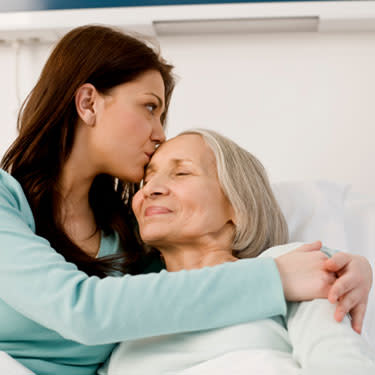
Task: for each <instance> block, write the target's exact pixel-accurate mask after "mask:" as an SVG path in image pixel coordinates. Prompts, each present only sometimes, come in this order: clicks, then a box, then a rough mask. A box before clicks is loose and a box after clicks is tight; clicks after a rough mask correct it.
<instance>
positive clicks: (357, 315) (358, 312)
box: [350, 302, 367, 334]
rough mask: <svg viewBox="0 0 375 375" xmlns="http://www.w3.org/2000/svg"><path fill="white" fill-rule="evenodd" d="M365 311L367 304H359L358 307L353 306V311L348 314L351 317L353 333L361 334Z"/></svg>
mask: <svg viewBox="0 0 375 375" xmlns="http://www.w3.org/2000/svg"><path fill="white" fill-rule="evenodd" d="M366 309H367V302H366V303H360V304H359V305H357V306H355V307H354V308H353V310H352V311H351V312H350V314H351V316H352V327H353V329H354V331H356V332H357V333H359V334H361V332H362V326H363V320H364V319H365V313H366Z"/></svg>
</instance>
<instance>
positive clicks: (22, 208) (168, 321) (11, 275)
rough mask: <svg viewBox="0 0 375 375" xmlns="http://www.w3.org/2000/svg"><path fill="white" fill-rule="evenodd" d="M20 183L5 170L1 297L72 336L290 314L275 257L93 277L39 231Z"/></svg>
mask: <svg viewBox="0 0 375 375" xmlns="http://www.w3.org/2000/svg"><path fill="white" fill-rule="evenodd" d="M34 231H35V224H34V220H33V217H32V213H31V210H30V207H29V205H28V204H27V201H26V198H25V196H24V194H23V192H22V189H21V187H20V186H19V185H18V184H17V183H16V181H15V180H14V179H13V178H12V177H10V176H9V175H7V174H5V173H4V172H0V298H1V299H2V300H3V301H4V302H5V303H7V304H8V305H9V306H11V307H12V308H13V309H15V310H16V311H18V312H19V313H21V314H23V315H24V316H26V317H28V318H29V319H31V320H33V321H35V322H37V323H39V324H41V325H43V326H45V327H47V328H49V329H51V330H54V331H56V332H58V333H59V334H60V335H62V336H63V337H65V338H67V339H71V340H75V341H77V342H80V343H83V344H88V345H99V344H105V343H114V342H119V341H125V340H132V339H137V338H141V337H147V336H156V335H163V334H170V333H175V332H183V331H193V330H202V329H210V328H217V327H222V326H226V325H231V324H236V323H241V322H245V321H251V320H257V319H264V318H267V317H271V316H274V315H280V314H282V315H284V314H285V312H286V303H285V299H284V294H283V289H282V285H281V281H280V276H279V272H278V269H277V267H276V264H275V262H274V261H273V259H254V260H251V259H249V260H243V261H238V262H234V263H228V264H223V265H219V266H217V267H211V268H205V269H201V270H193V271H182V272H175V273H168V272H166V271H162V272H161V273H160V274H148V275H139V276H124V277H118V278H115V277H107V278H105V279H99V278H97V277H88V276H87V275H86V274H85V273H83V272H81V271H79V270H78V269H77V267H76V266H75V265H74V264H72V263H68V262H66V261H65V259H64V258H63V257H62V256H61V255H60V254H58V253H57V252H55V251H54V250H53V249H52V248H51V247H50V244H49V243H48V241H47V240H45V239H44V238H42V237H39V236H37V235H35V233H34Z"/></svg>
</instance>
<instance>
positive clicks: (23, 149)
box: [0, 26, 368, 375]
mask: <svg viewBox="0 0 375 375" xmlns="http://www.w3.org/2000/svg"><path fill="white" fill-rule="evenodd" d="M171 70H172V67H171V65H169V64H167V63H166V62H165V61H164V60H163V59H162V58H161V57H160V56H159V55H158V53H156V52H155V51H154V50H153V49H152V48H150V47H149V46H147V45H146V44H145V43H144V42H142V41H140V40H137V39H135V38H133V37H130V36H128V35H124V34H123V33H121V32H119V31H116V30H113V29H110V28H107V27H103V26H84V27H80V28H77V29H74V30H72V31H71V32H69V33H68V34H67V35H66V36H64V37H63V38H62V39H61V41H60V42H59V43H58V44H57V45H56V47H55V48H54V50H53V52H52V54H51V56H50V57H49V59H48V61H47V62H46V65H45V67H44V69H43V71H42V73H41V76H40V78H39V80H38V82H37V84H36V86H35V87H34V89H33V90H32V92H31V94H30V95H29V97H28V98H27V100H26V102H25V104H24V106H23V108H22V110H21V112H20V115H19V121H18V127H19V136H18V137H17V139H16V140H15V142H14V143H13V145H12V146H11V147H10V149H9V150H8V152H7V153H6V154H5V156H4V158H3V160H2V163H1V166H2V168H3V170H1V171H0V316H1V317H2V319H1V322H0V350H2V351H5V352H7V353H8V354H10V355H12V356H13V357H15V358H16V359H17V360H19V361H20V362H21V363H22V364H23V365H25V366H26V367H28V368H30V369H31V370H32V371H34V372H35V373H37V374H38V375H46V374H48V375H50V374H54V375H66V374H74V375H92V374H95V372H96V370H97V368H98V366H99V365H100V364H101V363H102V362H104V361H105V360H106V358H107V357H108V355H109V353H110V352H111V351H112V349H113V347H114V344H115V343H117V342H120V341H124V340H132V339H138V338H141V337H149V336H155V335H161V334H168V333H174V332H183V331H192V330H198V329H209V328H216V327H221V326H224V325H227V324H234V323H239V322H244V321H251V320H255V319H260V318H267V317H270V316H274V315H280V314H285V311H286V302H285V299H297V300H299V299H307V298H311V297H326V296H327V293H328V289H329V288H330V287H331V282H332V275H333V272H332V271H330V270H326V269H321V268H320V266H318V265H316V266H315V268H313V267H311V264H310V263H309V256H310V255H311V254H310V252H309V251H307V250H310V249H318V248H319V246H318V245H317V244H312V245H310V246H306V247H302V248H301V250H300V251H297V252H295V253H293V254H291V255H289V258H280V259H279V260H276V261H274V260H272V259H255V260H243V261H239V262H234V263H230V264H226V265H224V266H220V267H212V268H210V269H204V270H200V271H197V272H196V271H195V272H177V273H168V272H166V271H162V272H160V274H155V273H152V274H148V275H138V276H131V275H134V274H140V273H145V272H147V271H150V270H158V271H160V269H161V266H160V262H159V263H158V262H156V263H154V262H153V261H152V259H151V260H150V259H149V258H148V257H147V256H146V255H144V252H143V251H142V247H141V245H140V242H139V240H138V238H137V234H136V230H135V219H134V216H133V214H132V211H131V207H130V202H131V199H132V197H133V194H134V192H135V191H137V188H138V183H139V181H140V180H141V179H142V178H143V174H144V168H145V166H146V165H147V163H148V162H149V160H150V158H151V156H152V154H153V152H154V151H155V147H156V146H157V145H158V144H160V143H162V142H163V141H164V139H165V136H164V132H163V126H164V124H165V119H166V116H167V111H168V106H169V101H170V97H171V94H172V90H173V87H174V80H173V77H172V74H171ZM293 262H295V263H298V265H299V266H298V270H299V271H298V273H293V275H291V272H289V271H291V270H292V269H293V264H292V263H293ZM344 268H345V267H344ZM345 269H348V268H347V267H346V268H345ZM348 271H349V272H348V274H346V273H344V274H343V276H342V277H340V278H339V279H338V280H337V281H336V283H335V284H334V286H333V288H334V290H336V291H337V292H338V294H339V295H345V290H344V289H342V286H343V285H344V283H343V282H342V280H345V277H347V276H348V275H349V276H348V277H349V280H350V283H349V285H350V286H351V288H353V289H354V290H355V291H356V294H355V297H356V298H354V303H352V304H347V305H344V309H345V312H346V311H349V310H352V311H353V312H354V316H355V321H356V323H357V324H359V326H360V325H361V322H362V317H361V314H360V311H359V312H358V310H356V308H357V307H358V306H362V305H363V303H365V302H366V299H367V293H368V291H367V289H366V288H367V285H366V288H365V287H363V286H362V285H361V286H359V287H357V285H358V280H359V279H360V275H361V274H362V271H361V267H360V266H359V265H358V266H355V267H353V270H351V269H348ZM234 275H235V276H234ZM322 275H323V278H322ZM113 276H121V277H113ZM324 277H326V279H324ZM301 279H302V280H306V279H308V280H310V281H311V279H312V280H313V282H312V283H311V282H310V281H309V283H310V285H311V287H310V290H309V291H306V290H304V289H303V288H301V287H300V285H302V283H301ZM202 283H204V284H205V285H207V288H212V289H213V288H215V290H216V292H215V294H213V295H210V296H207V295H206V294H205V293H202V291H201V290H200V287H201V285H202ZM269 285H271V287H269ZM249 286H253V288H249ZM234 290H236V291H238V292H239V293H240V294H241V298H237V297H235V296H234V295H233V291H234ZM254 290H256V293H254ZM250 291H251V292H250ZM187 295H188V296H189V297H188V298H187V297H186V296H187ZM198 305H199V306H200V308H199V309H194V310H191V309H190V307H191V306H198ZM356 306H357V307H356ZM353 307H354V310H353ZM213 311H214V313H212V312H213Z"/></svg>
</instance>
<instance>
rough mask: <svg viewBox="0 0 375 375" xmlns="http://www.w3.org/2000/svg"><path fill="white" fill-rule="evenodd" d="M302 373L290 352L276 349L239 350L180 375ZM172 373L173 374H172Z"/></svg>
mask: <svg viewBox="0 0 375 375" xmlns="http://www.w3.org/2000/svg"><path fill="white" fill-rule="evenodd" d="M202 374H205V375H228V374H231V375H249V374H256V375H280V374H288V375H300V374H301V368H300V367H299V366H298V365H297V363H296V362H295V361H294V360H293V358H292V355H291V354H290V353H284V352H280V351H276V350H266V349H263V350H239V351H236V352H232V353H227V354H224V355H222V356H220V357H217V358H215V359H211V360H209V361H206V362H204V363H202V364H199V365H197V366H194V367H191V368H190V369H187V370H184V371H182V372H180V373H179V374H178V375H202ZM170 375H171V374H170Z"/></svg>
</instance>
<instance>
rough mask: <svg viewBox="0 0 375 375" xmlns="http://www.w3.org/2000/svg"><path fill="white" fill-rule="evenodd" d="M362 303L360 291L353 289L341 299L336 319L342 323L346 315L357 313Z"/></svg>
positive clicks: (337, 307)
mask: <svg viewBox="0 0 375 375" xmlns="http://www.w3.org/2000/svg"><path fill="white" fill-rule="evenodd" d="M360 302H362V301H361V293H360V292H359V291H358V289H353V290H351V291H349V292H348V293H346V294H345V295H343V296H342V297H340V298H339V301H338V303H337V306H336V312H335V319H336V320H337V321H338V322H341V321H342V319H343V318H344V316H345V314H347V313H348V312H351V311H352V310H355V311H356V308H357V306H359V305H360V304H361V303H360Z"/></svg>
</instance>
